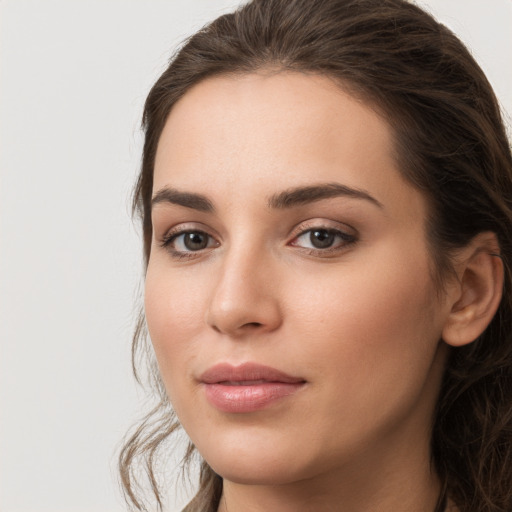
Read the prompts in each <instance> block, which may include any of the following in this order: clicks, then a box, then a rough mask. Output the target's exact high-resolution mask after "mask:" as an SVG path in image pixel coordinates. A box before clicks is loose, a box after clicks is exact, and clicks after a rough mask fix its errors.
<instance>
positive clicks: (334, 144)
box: [154, 72, 412, 197]
mask: <svg viewBox="0 0 512 512" xmlns="http://www.w3.org/2000/svg"><path fill="white" fill-rule="evenodd" d="M393 147H394V144H393V132H392V130H391V128H390V126H389V124H388V122H387V121H386V120H385V119H384V118H383V117H381V116H380V115H379V114H378V113H377V112H376V111H375V110H374V109H373V108H372V107H371V106H370V105H368V104H366V103H364V102H363V101H361V100H359V99H356V98H354V97H353V96H351V95H350V94H348V93H347V92H346V91H345V90H343V89H342V88H341V87H339V86H338V85H336V84H335V83H334V81H333V80H331V79H330V78H328V77H324V76H318V75H306V74H302V73H295V72H278V73H254V74H248V75H240V76H221V77H215V78H211V79H207V80H205V81H203V82H200V83H199V84H197V85H196V86H195V87H193V88H192V89H191V90H190V91H188V92H187V93H186V94H185V95H184V96H183V97H182V98H181V99H180V101H178V102H177V104H176V105H175V106H174V108H173V110H172V111H171V114H170V115H169V118H168V120H167V123H166V125H165V127H164V130H163V132H162V135H161V138H160V141H159V145H158V150H157V155H156V161H155V176H154V189H155V190H158V189H159V188H161V187H164V186H168V185H172V186H174V187H177V188H186V189H190V188H194V189H196V190H197V189H199V191H200V192H203V193H209V192H210V193H212V194H215V191H216V190H218V191H221V190H222V191H223V192H224V193H226V194H230V193H232V196H231V197H233V194H235V195H237V196H238V197H242V196H249V195H254V194H257V193H258V192H259V191H261V192H262V194H263V193H264V192H265V193H267V195H268V192H269V190H264V189H265V188H266V189H270V188H273V189H285V188H289V187H291V186H294V185H307V184H310V183H316V182H318V181H323V182H342V183H343V184H344V185H347V186H352V187H355V188H363V189H367V190H370V189H371V190H377V191H380V192H383V193H386V192H390V193H391V195H393V194H394V193H395V192H396V190H395V191H392V190H390V189H392V188H393V187H394V188H395V189H396V187H398V188H401V189H403V188H404V187H405V188H407V189H412V187H410V186H409V185H408V184H407V183H405V181H404V179H403V178H402V177H401V175H400V173H399V172H398V170H397V163H396V160H395V158H394V152H393ZM407 192H409V190H408V191H407Z"/></svg>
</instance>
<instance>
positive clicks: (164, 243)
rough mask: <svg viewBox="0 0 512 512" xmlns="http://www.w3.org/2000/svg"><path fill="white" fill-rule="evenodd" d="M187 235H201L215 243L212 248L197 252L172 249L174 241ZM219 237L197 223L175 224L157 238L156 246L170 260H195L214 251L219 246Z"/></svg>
mask: <svg viewBox="0 0 512 512" xmlns="http://www.w3.org/2000/svg"><path fill="white" fill-rule="evenodd" d="M187 233H202V234H204V235H206V236H207V237H209V238H210V239H211V240H214V241H215V245H214V246H209V247H205V248H203V249H198V250H197V251H191V250H178V249H175V248H174V247H172V242H173V241H174V240H176V239H177V238H178V237H180V236H182V235H185V234H187ZM219 238H220V237H219V236H217V234H212V229H210V228H209V227H206V226H205V225H204V224H202V223H198V222H184V223H181V224H177V225H176V226H173V227H171V228H170V229H168V230H167V231H165V233H164V234H163V235H162V236H160V237H158V244H159V245H160V247H162V248H163V249H164V250H166V251H167V252H168V253H169V254H170V255H171V257H172V258H175V259H178V260H180V259H191V258H197V257H199V256H201V255H204V253H205V252H208V251H210V250H211V249H214V248H215V247H218V246H219V245H220V242H219Z"/></svg>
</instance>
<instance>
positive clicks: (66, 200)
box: [0, 0, 512, 512]
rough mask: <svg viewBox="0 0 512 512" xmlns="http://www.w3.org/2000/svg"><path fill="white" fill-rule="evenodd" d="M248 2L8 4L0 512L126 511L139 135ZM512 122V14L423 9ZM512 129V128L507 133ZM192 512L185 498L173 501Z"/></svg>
mask: <svg viewBox="0 0 512 512" xmlns="http://www.w3.org/2000/svg"><path fill="white" fill-rule="evenodd" d="M238 3H239V2H238V1H236V0H166V1H161V0H149V1H143V0H87V1H86V0H44V1H41V0H31V1H30V0H3V1H0V340H1V345H0V512H79V511H83V512H85V511H87V512H107V511H109V512H116V511H121V510H123V505H122V500H121V498H120V495H119V492H118V489H117V480H116V474H115V456H114V454H115V453H116V449H117V446H118V444H119V441H120V438H121V436H122V435H123V434H124V432H125V431H126V429H127V428H128V426H129V425H130V424H131V423H132V422H133V420H134V419H135V418H136V417H137V416H139V414H140V412H141V411H142V410H143V408H144V395H143V393H142V392H141V391H140V390H138V389H137V387H136V386H135V383H134V381H133V378H132V376H131V373H130V361H129V352H130V349H129V346H130V337H131V330H132V327H133V318H134V304H135V298H136V297H137V293H138V286H139V283H140V277H139V274H140V270H141V262H140V258H139V254H140V251H141V246H140V242H139V238H138V230H137V229H136V228H135V227H134V225H133V224H132V223H131V221H130V218H129V195H130V190H131V186H132V183H133V181H134V177H135V175H136V172H137V168H138V165H139V159H140V151H141V140H142V139H141V134H140V132H139V121H140V115H141V110H142V104H143V101H144V98H145V95H146V94H147V92H148V90H149V88H150V86H151V84H152V82H153V81H154V80H155V79H156V77H157V76H158V75H159V73H160V72H161V71H163V69H164V67H165V63H166V61H167V59H168V57H169V55H170V51H171V49H172V48H174V47H175V46H176V45H177V44H178V43H179V42H180V41H181V40H182V39H183V38H184V37H185V36H187V35H188V34H190V33H191V32H192V31H194V30H195V29H197V28H199V27H200V26H202V25H203V24H204V23H205V22H206V21H208V20H210V19H212V18H214V17H216V16H217V15H218V14H220V13H222V12H225V11H226V10H227V9H228V8H229V7H232V6H234V5H237V4H238ZM420 3H421V4H422V5H427V6H429V9H431V10H432V12H434V13H435V14H437V15H438V16H439V17H440V19H442V20H443V21H444V22H445V23H446V24H448V25H449V26H450V27H451V28H452V29H453V30H455V32H457V33H458V34H459V35H460V36H461V37H462V39H463V40H464V41H465V42H466V43H467V44H468V45H469V46H470V48H472V50H473V52H474V54H475V56H476V57H477V60H478V61H479V62H480V63H481V65H482V66H483V68H484V70H485V71H486V72H487V74H488V77H489V79H490V80H491V82H492V84H493V85H494V87H495V89H496V91H497V93H498V95H499V97H500V99H501V101H502V104H503V106H504V108H505V109H506V110H507V111H508V112H512V66H511V65H510V62H512V0H489V1H487V2H482V1H481V0H428V1H427V0H425V1H422V2H420ZM509 124H510V122H509ZM170 494H171V499H170V505H169V507H170V508H169V510H180V503H183V502H184V501H185V500H186V492H185V491H175V490H172V491H171V492H170Z"/></svg>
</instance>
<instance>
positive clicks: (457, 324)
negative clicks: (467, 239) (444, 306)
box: [443, 232, 504, 347]
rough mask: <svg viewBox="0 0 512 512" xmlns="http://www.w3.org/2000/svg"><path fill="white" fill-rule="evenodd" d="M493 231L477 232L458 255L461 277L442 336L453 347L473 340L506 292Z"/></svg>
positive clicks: (492, 315)
mask: <svg viewBox="0 0 512 512" xmlns="http://www.w3.org/2000/svg"><path fill="white" fill-rule="evenodd" d="M499 252H500V250H499V244H498V240H497V237H496V235H495V234H494V233H490V232H485V233H480V234H478V235H477V236H476V237H475V238H474V239H473V240H472V241H471V243H470V244H469V245H468V246H467V247H465V248H464V249H463V250H462V251H461V253H460V255H459V257H458V258H457V264H456V267H457V268H456V271H457V275H458V277H459V281H458V283H457V287H456V292H455V293H454V295H453V296H454V299H453V300H452V304H451V310H450V313H449V315H448V318H447V320H446V323H445V325H444V328H443V340H444V341H445V342H446V343H447V344H448V345H452V346H454V347H460V346H463V345H467V344H468V343H471V342H472V341H474V340H475V339H476V338H478V336H480V334H482V332H484V330H485V329H486V327H487V326H488V325H489V323H490V322H491V320H492V318H493V317H494V315H495V314H496V311H497V309H498V306H499V304H500V301H501V296H502V292H503V279H504V276H503V261H502V260H501V257H500V255H499Z"/></svg>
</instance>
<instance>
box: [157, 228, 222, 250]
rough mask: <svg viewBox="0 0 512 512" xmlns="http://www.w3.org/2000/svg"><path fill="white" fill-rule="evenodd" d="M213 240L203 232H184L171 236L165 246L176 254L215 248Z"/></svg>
mask: <svg viewBox="0 0 512 512" xmlns="http://www.w3.org/2000/svg"><path fill="white" fill-rule="evenodd" d="M215 245H216V243H215V240H214V239H213V238H212V237H211V236H210V235H209V234H208V233H205V232H204V231H184V232H182V233H177V234H175V235H173V236H171V237H170V238H169V239H168V240H166V242H165V246H167V247H172V249H174V250H175V251H177V252H194V251H201V250H203V249H207V248H209V247H213V246H215Z"/></svg>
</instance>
